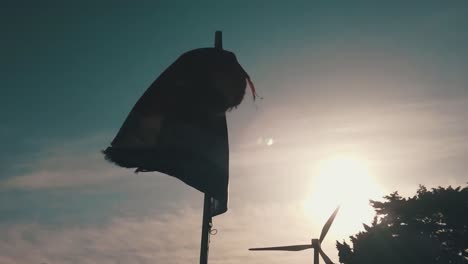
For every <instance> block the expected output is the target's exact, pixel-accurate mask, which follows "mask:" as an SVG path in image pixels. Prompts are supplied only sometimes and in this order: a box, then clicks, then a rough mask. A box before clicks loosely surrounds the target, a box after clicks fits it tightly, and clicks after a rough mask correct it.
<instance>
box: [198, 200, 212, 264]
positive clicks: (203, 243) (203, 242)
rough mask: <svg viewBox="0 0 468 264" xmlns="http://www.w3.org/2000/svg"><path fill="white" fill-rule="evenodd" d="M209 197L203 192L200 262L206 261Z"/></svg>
mask: <svg viewBox="0 0 468 264" xmlns="http://www.w3.org/2000/svg"><path fill="white" fill-rule="evenodd" d="M210 211H211V197H210V196H209V195H207V194H205V198H204V202H203V224H202V236H201V248H200V264H207V263H208V247H209V245H208V244H209V241H208V240H209V235H210V230H211V212H210Z"/></svg>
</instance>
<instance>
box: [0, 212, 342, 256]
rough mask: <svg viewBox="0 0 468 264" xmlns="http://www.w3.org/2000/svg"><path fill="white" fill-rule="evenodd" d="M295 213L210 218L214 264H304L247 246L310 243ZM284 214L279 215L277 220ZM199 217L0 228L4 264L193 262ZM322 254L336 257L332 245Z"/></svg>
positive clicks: (190, 214) (193, 214)
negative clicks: (104, 224)
mask: <svg viewBox="0 0 468 264" xmlns="http://www.w3.org/2000/svg"><path fill="white" fill-rule="evenodd" d="M298 210H299V209H298V208H297V207H295V206H288V205H285V204H282V205H281V204H276V205H270V206H264V207H260V208H257V207H255V208H254V207H249V206H246V207H244V208H242V209H240V210H237V211H235V212H230V213H229V216H227V215H225V216H219V217H216V218H215V219H214V223H215V228H219V233H218V234H217V235H215V236H212V237H211V244H210V246H211V248H210V259H211V260H212V261H211V262H213V263H234V262H236V263H237V262H239V261H240V260H242V261H243V262H244V263H264V262H265V263H285V262H291V261H298V262H306V261H307V260H308V259H310V257H311V252H305V253H303V254H301V253H299V254H284V253H282V254H281V253H280V254H278V253H276V254H275V253H273V254H254V253H252V252H249V251H247V249H248V248H249V247H254V246H260V245H271V244H275V243H289V242H291V243H296V242H297V243H308V242H310V241H309V238H308V235H307V233H306V234H304V231H311V227H310V226H308V224H310V223H308V222H304V221H302V220H303V219H302V218H301V214H300V213H298ZM278 212H282V215H278ZM200 220H201V212H199V211H196V210H194V209H184V210H179V211H178V212H176V213H173V214H159V215H155V216H153V217H149V218H116V219H114V220H113V221H112V222H111V223H110V224H109V225H106V226H88V227H83V226H81V227H77V226H69V227H61V228H51V227H45V226H41V225H39V224H26V225H18V224H17V225H12V226H9V227H8V228H5V227H1V228H0V234H1V236H0V260H1V261H2V262H1V263H2V264H13V263H14V264H29V263H41V262H43V263H50V264H52V263H61V264H72V263H84V264H88V263H89V264H91V263H93V264H94V263H104V264H107V263H108V264H111V263H112V264H115V263H138V264H140V263H141V264H146V263H167V264H172V263H174V264H175V263H196V262H197V261H198V255H199V241H200ZM329 242H330V243H329V244H327V245H326V250H327V252H329V254H330V255H331V256H332V257H334V254H335V251H334V250H333V244H334V241H333V240H330V241H329Z"/></svg>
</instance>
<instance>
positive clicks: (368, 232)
mask: <svg viewBox="0 0 468 264" xmlns="http://www.w3.org/2000/svg"><path fill="white" fill-rule="evenodd" d="M384 198H385V201H384V202H379V201H372V200H371V201H370V203H371V205H372V207H374V209H375V211H376V216H375V218H374V221H373V223H372V224H371V225H370V226H369V225H364V231H362V232H359V233H358V234H356V235H354V236H351V237H350V239H351V243H352V247H351V246H350V245H349V244H348V243H346V242H343V243H340V242H337V245H336V247H337V249H338V255H339V259H340V262H341V263H344V264H368V263H381V264H387V263H389V264H390V263H392V264H396V263H399V264H406V263H411V264H419V263H424V264H432V263H444V264H449V263H452V264H459V263H460V264H461V263H468V187H464V188H462V187H457V188H452V187H450V186H449V187H447V188H443V187H438V188H433V189H432V190H427V188H426V187H424V186H422V185H420V186H419V189H418V191H417V193H416V195H414V196H413V197H412V198H402V197H401V196H400V195H399V194H398V192H394V193H392V194H390V195H388V196H385V197H384Z"/></svg>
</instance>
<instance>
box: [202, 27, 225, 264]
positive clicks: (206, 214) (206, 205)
mask: <svg viewBox="0 0 468 264" xmlns="http://www.w3.org/2000/svg"><path fill="white" fill-rule="evenodd" d="M215 48H216V49H220V50H222V49H223V33H222V32H221V31H216V33H215ZM210 231H211V197H210V196H209V195H207V194H205V197H204V201H203V223H202V236H201V247H200V264H208V250H209V236H210Z"/></svg>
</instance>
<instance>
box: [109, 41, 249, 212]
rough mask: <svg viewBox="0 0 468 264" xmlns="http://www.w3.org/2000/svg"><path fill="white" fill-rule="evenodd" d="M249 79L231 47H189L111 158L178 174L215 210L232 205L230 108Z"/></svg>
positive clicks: (136, 112) (140, 107)
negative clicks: (230, 183) (230, 199)
mask: <svg viewBox="0 0 468 264" xmlns="http://www.w3.org/2000/svg"><path fill="white" fill-rule="evenodd" d="M247 82H248V83H249V84H250V87H251V89H252V92H253V95H254V99H255V90H254V87H253V85H252V84H251V81H250V78H249V76H248V74H247V73H246V72H245V71H244V70H243V69H242V67H241V66H240V64H239V63H238V61H237V59H236V57H235V55H234V54H233V53H232V52H229V51H225V50H220V49H215V48H203V49H196V50H192V51H189V52H187V53H184V54H183V55H182V56H180V57H179V58H178V59H177V60H176V61H175V62H174V63H173V64H172V65H171V66H169V68H167V69H166V70H165V71H164V72H163V73H162V74H161V75H160V76H159V77H158V78H157V79H156V80H155V81H154V82H153V84H152V85H151V86H150V87H149V88H148V89H147V90H146V92H145V93H144V94H143V96H142V97H141V98H140V99H139V100H138V102H137V103H136V104H135V106H134V107H133V109H132V111H131V112H130V114H129V115H128V117H127V119H126V120H125V122H124V124H123V125H122V127H121V128H120V130H119V132H118V134H117V136H116V137H115V138H114V140H113V141H112V143H111V146H110V147H108V148H107V149H106V150H104V154H105V157H106V159H107V160H109V161H112V162H114V163H115V164H117V165H119V166H122V167H125V168H136V171H137V172H140V171H141V172H146V171H159V172H162V173H165V174H168V175H171V176H174V177H176V178H178V179H180V180H182V181H183V182H185V183H186V184H188V185H190V186H192V187H194V188H196V189H198V190H200V191H202V192H204V193H206V194H208V195H209V196H210V197H212V198H213V202H212V210H211V212H212V216H215V215H218V214H222V213H224V212H226V210H227V199H228V183H229V145H228V131H227V124H226V115H225V112H226V111H227V110H229V109H231V108H233V107H236V106H237V105H239V104H240V103H241V101H242V99H243V97H244V94H245V87H246V83H247Z"/></svg>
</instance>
